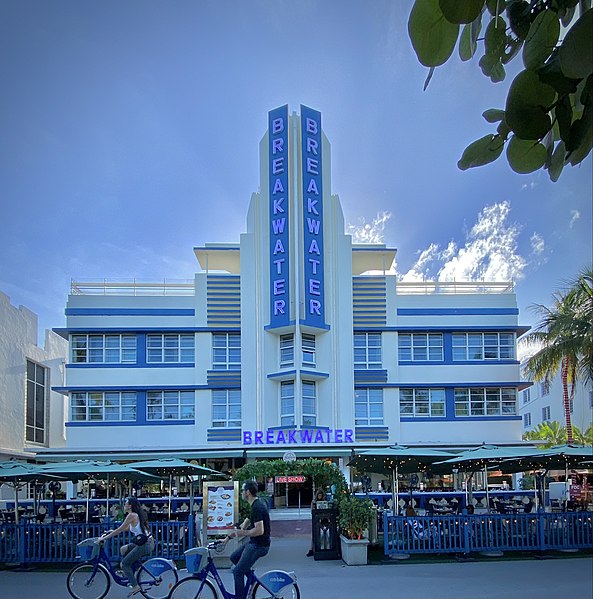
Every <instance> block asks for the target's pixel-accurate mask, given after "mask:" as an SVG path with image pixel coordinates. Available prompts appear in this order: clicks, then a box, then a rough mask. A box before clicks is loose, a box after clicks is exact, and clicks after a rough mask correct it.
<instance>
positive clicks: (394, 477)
mask: <svg viewBox="0 0 593 599" xmlns="http://www.w3.org/2000/svg"><path fill="white" fill-rule="evenodd" d="M395 472H396V470H395V468H393V469H392V470H391V479H392V481H391V503H392V506H391V508H392V509H393V515H394V516H395V514H396V511H395V502H396V501H397V495H396V491H395V486H396V485H397V475H396V473H395Z"/></svg>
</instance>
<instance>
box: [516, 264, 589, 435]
mask: <svg viewBox="0 0 593 599" xmlns="http://www.w3.org/2000/svg"><path fill="white" fill-rule="evenodd" d="M553 297H554V303H553V307H552V308H548V307H547V306H544V305H542V304H537V305H535V306H533V308H532V309H533V310H534V311H535V312H537V313H538V314H539V315H540V316H541V320H540V322H539V324H538V325H537V326H536V327H535V329H534V330H533V332H531V333H529V334H528V335H526V336H525V337H524V339H523V343H524V344H526V345H528V346H532V347H533V346H535V347H538V348H539V349H538V350H537V351H536V353H535V354H534V355H533V356H531V358H529V359H528V361H527V363H526V364H525V367H524V373H525V375H526V376H528V377H530V378H533V379H535V380H537V381H549V380H550V379H551V378H552V377H553V376H555V375H556V373H557V372H558V370H560V373H561V378H562V403H563V408H564V417H565V421H566V436H567V441H568V443H572V442H573V432H572V423H571V418H570V400H571V399H572V397H574V389H575V384H576V382H577V380H579V379H582V380H584V381H592V380H593V270H592V269H591V267H589V268H588V269H585V270H583V271H582V272H581V273H580V274H579V276H578V277H577V279H576V280H574V281H573V282H572V283H571V284H570V287H569V288H568V290H566V291H562V292H556V293H555V294H554V296H553Z"/></svg>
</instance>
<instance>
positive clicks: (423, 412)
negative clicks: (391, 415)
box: [399, 389, 445, 417]
mask: <svg viewBox="0 0 593 599" xmlns="http://www.w3.org/2000/svg"><path fill="white" fill-rule="evenodd" d="M399 413H400V415H401V416H420V417H422V416H425V417H443V416H445V390H444V389H400V390H399Z"/></svg>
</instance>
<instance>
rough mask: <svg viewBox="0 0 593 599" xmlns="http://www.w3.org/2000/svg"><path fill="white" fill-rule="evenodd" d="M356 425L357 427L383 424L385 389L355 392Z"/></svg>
mask: <svg viewBox="0 0 593 599" xmlns="http://www.w3.org/2000/svg"><path fill="white" fill-rule="evenodd" d="M354 424H355V425H356V426H380V425H382V424H383V389H373V388H369V389H355V390H354Z"/></svg>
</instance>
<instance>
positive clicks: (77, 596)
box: [66, 564, 111, 599]
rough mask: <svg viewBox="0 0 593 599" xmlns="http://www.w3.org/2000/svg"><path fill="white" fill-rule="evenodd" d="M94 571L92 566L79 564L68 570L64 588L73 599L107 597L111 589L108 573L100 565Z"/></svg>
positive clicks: (101, 598)
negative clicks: (66, 588)
mask: <svg viewBox="0 0 593 599" xmlns="http://www.w3.org/2000/svg"><path fill="white" fill-rule="evenodd" d="M94 570H95V566H94V565H93V564H80V566H76V567H75V568H72V570H70V572H69V574H68V578H67V579H66V586H67V587H68V592H69V593H70V594H71V595H72V596H73V597H74V599H103V597H105V595H107V593H108V592H109V588H110V587H111V578H110V577H109V573H108V572H107V570H106V569H105V567H104V566H102V565H99V567H98V568H97V571H96V572H94ZM93 572H94V574H93Z"/></svg>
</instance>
